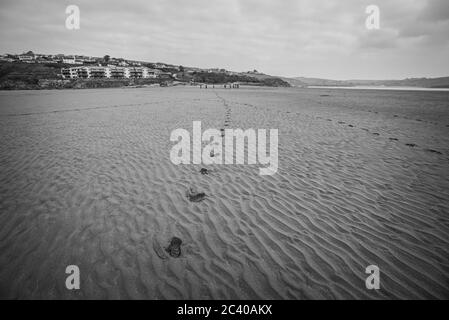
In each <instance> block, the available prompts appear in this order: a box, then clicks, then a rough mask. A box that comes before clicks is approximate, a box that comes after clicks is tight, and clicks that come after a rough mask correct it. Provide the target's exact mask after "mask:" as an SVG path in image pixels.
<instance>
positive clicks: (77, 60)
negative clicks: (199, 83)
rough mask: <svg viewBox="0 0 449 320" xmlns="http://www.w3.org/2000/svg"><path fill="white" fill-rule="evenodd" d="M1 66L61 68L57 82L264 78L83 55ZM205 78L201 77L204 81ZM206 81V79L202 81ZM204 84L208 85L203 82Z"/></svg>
mask: <svg viewBox="0 0 449 320" xmlns="http://www.w3.org/2000/svg"><path fill="white" fill-rule="evenodd" d="M0 63H13V64H15V63H25V64H40V65H44V66H49V67H52V68H55V67H57V66H60V72H59V73H58V74H57V76H58V78H59V79H62V80H68V79H160V80H163V81H176V80H178V81H186V80H189V82H195V77H194V75H196V74H204V73H209V74H220V75H222V76H223V75H224V76H243V75H244V76H255V75H263V74H262V73H259V72H258V71H257V70H253V71H248V72H244V73H242V72H233V71H228V70H226V69H223V68H209V69H202V68H197V67H184V66H177V65H170V64H165V63H160V62H157V63H151V62H143V61H134V60H127V59H124V58H113V57H110V56H109V55H105V56H103V57H91V56H84V55H64V54H54V55H52V54H37V53H34V52H32V51H28V52H26V53H22V54H2V55H0ZM203 78H204V77H203ZM203 80H206V79H203ZM203 82H207V80H206V81H203Z"/></svg>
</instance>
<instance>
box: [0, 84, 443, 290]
mask: <svg viewBox="0 0 449 320" xmlns="http://www.w3.org/2000/svg"><path fill="white" fill-rule="evenodd" d="M448 101H449V93H448V92H425V91H422V92H403V91H381V90H371V91H369V90H343V89H334V90H332V89H297V88H285V89H276V88H250V87H245V88H240V89H228V90H225V89H223V88H221V87H220V88H218V87H216V88H215V89H212V88H208V89H207V90H205V89H202V90H201V89H199V88H196V87H169V88H158V87H155V88H132V89H131V88H128V89H98V90H90V89H89V90H55V91H16V92H0V136H1V143H0V298H14V299H16V298H19V299H32V298H34V299H52V298H61V299H99V298H106V299H258V298H260V299H429V298H437V299H448V298H449V106H448ZM193 121H201V122H202V125H203V128H204V129H206V128H217V129H220V128H224V126H225V123H226V125H227V126H228V127H229V128H242V129H247V128H255V129H257V128H267V129H269V128H276V129H279V168H278V171H277V173H276V174H275V175H272V176H261V175H259V170H258V168H259V166H258V165H210V166H206V167H205V166H204V165H193V164H192V165H174V164H173V163H172V162H171V161H170V158H169V156H170V149H171V147H172V145H173V143H172V142H171V141H170V139H169V138H170V133H171V132H172V130H174V129H177V128H185V129H188V130H191V128H192V122H193ZM204 167H205V168H207V169H208V174H201V173H200V170H201V168H204ZM192 187H193V188H195V189H196V190H199V191H201V192H204V193H205V194H206V195H207V196H206V197H205V199H204V200H203V201H200V202H191V201H189V199H188V198H187V197H186V191H188V190H189V189H190V188H192ZM172 237H178V238H179V239H181V240H182V245H181V255H180V257H178V258H173V257H170V256H169V257H167V258H161V257H160V256H159V255H158V249H157V248H158V247H159V246H160V247H162V248H165V247H166V246H168V244H169V243H170V239H171V238H172ZM68 265H77V266H79V268H80V271H81V290H76V291H69V290H67V289H66V288H65V285H64V283H65V279H66V277H67V275H66V274H65V268H66V266H68ZM368 265H377V266H379V268H380V272H381V289H380V290H367V289H366V287H365V279H366V277H367V276H368V275H367V274H365V268H366V267H367V266H368Z"/></svg>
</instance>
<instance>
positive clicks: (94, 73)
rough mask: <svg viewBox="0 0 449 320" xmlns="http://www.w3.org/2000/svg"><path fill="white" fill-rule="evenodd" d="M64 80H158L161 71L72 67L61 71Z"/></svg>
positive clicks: (130, 68) (135, 68)
mask: <svg viewBox="0 0 449 320" xmlns="http://www.w3.org/2000/svg"><path fill="white" fill-rule="evenodd" d="M61 74H62V77H63V78H64V79H79V78H81V79H91V78H93V79H101V78H112V79H129V78H132V79H140V78H157V77H158V76H159V75H160V74H161V71H160V70H157V69H149V68H146V67H114V66H108V67H101V66H89V67H72V68H63V69H61Z"/></svg>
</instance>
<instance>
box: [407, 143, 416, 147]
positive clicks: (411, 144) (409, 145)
mask: <svg viewBox="0 0 449 320" xmlns="http://www.w3.org/2000/svg"><path fill="white" fill-rule="evenodd" d="M405 145H406V146H407V147H410V148H414V147H416V144H414V143H406V144H405Z"/></svg>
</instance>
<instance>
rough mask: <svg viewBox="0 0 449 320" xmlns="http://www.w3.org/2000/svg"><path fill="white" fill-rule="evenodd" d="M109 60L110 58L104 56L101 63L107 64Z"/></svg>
mask: <svg viewBox="0 0 449 320" xmlns="http://www.w3.org/2000/svg"><path fill="white" fill-rule="evenodd" d="M110 58H111V57H110V56H108V55H105V56H104V57H103V61H104V62H105V63H108V62H109V59H110Z"/></svg>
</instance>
